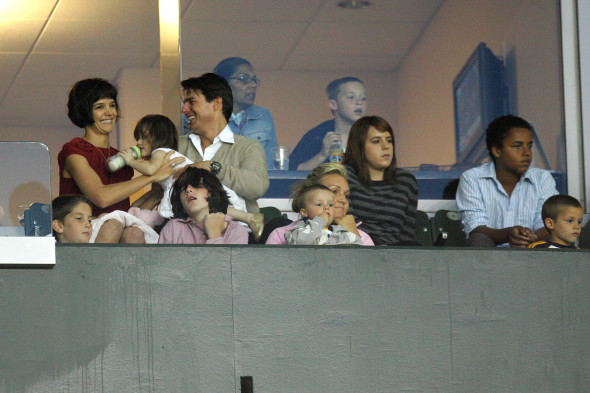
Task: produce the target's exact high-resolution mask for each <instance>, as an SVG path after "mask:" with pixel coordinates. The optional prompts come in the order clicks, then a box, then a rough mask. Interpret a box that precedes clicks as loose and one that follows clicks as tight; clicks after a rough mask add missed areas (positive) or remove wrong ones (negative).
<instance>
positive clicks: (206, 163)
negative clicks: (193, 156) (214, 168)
mask: <svg viewBox="0 0 590 393" xmlns="http://www.w3.org/2000/svg"><path fill="white" fill-rule="evenodd" d="M189 166H190V167H193V168H201V169H205V170H207V171H209V172H211V161H199V162H195V163H194V164H190V165H187V166H185V167H182V168H181V169H179V170H178V172H177V173H176V174H175V175H174V179H178V178H179V177H180V175H182V172H184V171H185V170H186V168H188V167H189Z"/></svg>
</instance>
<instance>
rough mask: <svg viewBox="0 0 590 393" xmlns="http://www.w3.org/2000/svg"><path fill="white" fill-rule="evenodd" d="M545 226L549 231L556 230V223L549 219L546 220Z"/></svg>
mask: <svg viewBox="0 0 590 393" xmlns="http://www.w3.org/2000/svg"><path fill="white" fill-rule="evenodd" d="M545 226H546V227H547V229H553V228H555V222H554V221H553V220H552V219H551V218H549V217H547V218H546V219H545Z"/></svg>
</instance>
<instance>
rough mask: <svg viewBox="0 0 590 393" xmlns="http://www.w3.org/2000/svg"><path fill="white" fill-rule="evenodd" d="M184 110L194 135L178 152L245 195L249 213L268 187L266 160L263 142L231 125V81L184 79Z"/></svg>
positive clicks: (181, 140) (184, 140)
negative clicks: (235, 131) (235, 129)
mask: <svg viewBox="0 0 590 393" xmlns="http://www.w3.org/2000/svg"><path fill="white" fill-rule="evenodd" d="M181 86H182V98H183V103H184V104H183V107H182V113H183V114H184V115H185V116H186V118H187V119H188V126H189V129H190V130H191V134H189V135H183V136H181V137H180V138H179V143H178V151H179V152H180V153H182V154H184V155H185V156H187V157H188V158H190V159H191V160H193V161H194V162H195V163H194V164H192V166H194V167H197V168H203V169H206V170H208V171H210V172H211V173H213V174H214V175H215V176H217V178H218V179H219V180H220V181H221V183H222V184H223V185H225V186H227V187H228V188H230V189H231V190H233V191H234V192H235V193H236V194H237V195H238V196H239V197H241V198H243V199H244V201H245V203H246V208H247V210H248V212H249V213H255V212H258V204H257V202H256V200H257V199H258V198H260V197H262V195H264V193H265V192H266V190H267V189H268V185H269V180H268V174H267V172H266V159H265V155H264V150H263V148H262V146H261V145H260V143H258V142H257V141H255V140H252V139H248V138H245V137H243V136H240V135H235V134H234V133H233V132H232V131H231V129H230V128H229V126H228V120H229V118H230V116H231V114H232V109H233V101H232V92H231V88H230V86H229V85H228V83H227V81H226V80H225V79H224V78H222V77H220V76H218V75H215V74H213V73H206V74H203V75H201V76H200V77H198V78H189V79H185V80H184V81H182V82H181Z"/></svg>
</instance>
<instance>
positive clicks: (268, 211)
mask: <svg viewBox="0 0 590 393" xmlns="http://www.w3.org/2000/svg"><path fill="white" fill-rule="evenodd" d="M260 213H262V214H263V215H264V223H265V224H267V223H268V222H269V221H271V220H274V219H275V218H279V217H281V216H282V215H283V214H282V213H281V211H280V210H279V209H277V208H276V207H274V206H267V207H261V208H260Z"/></svg>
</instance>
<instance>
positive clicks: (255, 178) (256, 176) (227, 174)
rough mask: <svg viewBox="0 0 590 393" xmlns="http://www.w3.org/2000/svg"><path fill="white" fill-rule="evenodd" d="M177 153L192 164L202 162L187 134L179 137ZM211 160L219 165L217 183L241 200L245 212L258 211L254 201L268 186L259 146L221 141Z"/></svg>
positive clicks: (237, 138) (241, 139)
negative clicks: (185, 157) (219, 170)
mask: <svg viewBox="0 0 590 393" xmlns="http://www.w3.org/2000/svg"><path fill="white" fill-rule="evenodd" d="M178 152H179V153H181V154H184V155H185V156H187V157H188V158H190V159H191V160H193V161H194V162H200V161H203V157H201V154H199V152H198V150H197V149H196V148H195V146H194V145H193V143H192V141H191V140H190V138H189V137H188V135H183V136H181V137H180V138H179V141H178ZM213 161H218V162H219V163H220V164H221V166H222V169H221V172H219V173H218V174H217V177H218V178H219V180H221V183H222V184H223V185H224V186H226V187H229V188H231V189H232V190H234V191H235V192H236V194H238V195H239V196H240V197H242V198H244V200H245V201H246V209H247V210H248V212H250V213H256V212H258V203H256V200H257V199H258V198H260V197H262V196H263V195H264V193H265V192H266V190H267V189H268V185H269V182H268V173H267V172H266V158H265V155H264V149H263V148H262V145H261V144H260V143H259V142H258V141H255V140H253V139H248V138H245V137H243V136H240V135H234V143H233V144H232V143H225V142H224V143H223V145H222V146H221V147H220V148H219V150H218V151H217V153H215V155H214V156H213Z"/></svg>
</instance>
